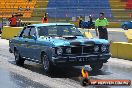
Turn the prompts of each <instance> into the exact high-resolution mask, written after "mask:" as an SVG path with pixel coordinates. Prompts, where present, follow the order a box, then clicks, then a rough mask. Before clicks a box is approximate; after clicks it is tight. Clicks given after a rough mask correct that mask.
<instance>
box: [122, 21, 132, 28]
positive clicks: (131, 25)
mask: <svg viewBox="0 0 132 88" xmlns="http://www.w3.org/2000/svg"><path fill="white" fill-rule="evenodd" d="M121 28H123V29H124V30H128V29H132V21H128V22H123V23H122V25H121Z"/></svg>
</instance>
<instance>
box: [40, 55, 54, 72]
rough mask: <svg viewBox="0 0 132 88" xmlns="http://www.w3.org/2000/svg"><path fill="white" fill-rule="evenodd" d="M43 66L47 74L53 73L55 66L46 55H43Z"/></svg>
mask: <svg viewBox="0 0 132 88" xmlns="http://www.w3.org/2000/svg"><path fill="white" fill-rule="evenodd" d="M41 58H42V66H43V70H44V72H45V73H47V74H49V73H52V72H53V64H52V63H51V62H50V60H49V58H48V56H47V55H46V54H43V55H42V57H41Z"/></svg>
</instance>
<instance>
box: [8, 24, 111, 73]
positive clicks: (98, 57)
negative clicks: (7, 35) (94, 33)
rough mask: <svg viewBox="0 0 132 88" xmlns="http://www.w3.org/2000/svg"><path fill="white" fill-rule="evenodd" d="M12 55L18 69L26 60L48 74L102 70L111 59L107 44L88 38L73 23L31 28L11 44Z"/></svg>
mask: <svg viewBox="0 0 132 88" xmlns="http://www.w3.org/2000/svg"><path fill="white" fill-rule="evenodd" d="M9 51H10V52H11V53H14V56H15V61H16V64H17V65H23V64H24V61H25V60H30V61H34V62H38V63H40V64H42V66H43V69H44V71H45V72H46V73H48V72H52V71H53V69H54V68H55V67H58V66H60V67H63V66H64V67H69V66H83V65H90V66H91V68H92V69H93V70H99V69H101V68H102V66H103V63H106V62H107V60H108V59H109V58H110V56H111V54H110V52H109V42H108V41H107V40H104V39H94V38H91V39H88V38H85V37H84V36H83V35H82V33H81V32H80V31H79V30H78V28H76V27H75V26H74V25H73V24H70V23H44V24H32V25H28V26H26V27H24V28H23V29H22V31H21V32H20V34H19V35H18V36H16V37H15V38H13V39H11V40H10V41H9Z"/></svg>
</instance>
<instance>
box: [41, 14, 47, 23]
mask: <svg viewBox="0 0 132 88" xmlns="http://www.w3.org/2000/svg"><path fill="white" fill-rule="evenodd" d="M47 14H48V13H45V14H44V17H43V18H42V23H48V17H47Z"/></svg>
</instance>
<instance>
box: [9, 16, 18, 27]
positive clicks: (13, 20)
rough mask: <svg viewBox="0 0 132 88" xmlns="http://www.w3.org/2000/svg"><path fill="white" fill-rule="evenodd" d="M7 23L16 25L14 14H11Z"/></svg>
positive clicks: (12, 25)
mask: <svg viewBox="0 0 132 88" xmlns="http://www.w3.org/2000/svg"><path fill="white" fill-rule="evenodd" d="M9 23H10V26H11V27H16V25H17V19H16V17H15V16H14V15H12V17H11V18H9Z"/></svg>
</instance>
